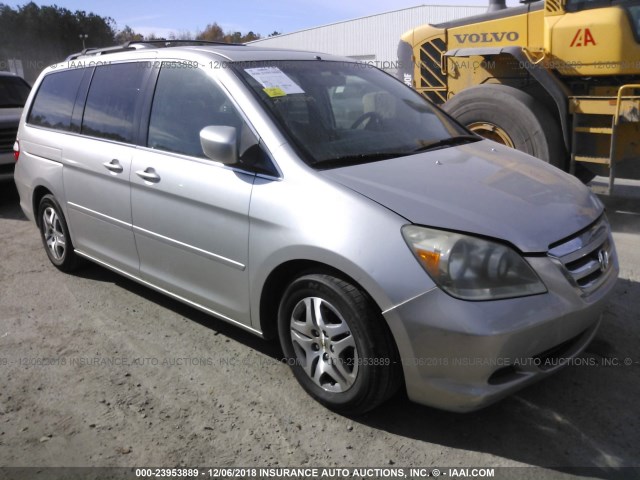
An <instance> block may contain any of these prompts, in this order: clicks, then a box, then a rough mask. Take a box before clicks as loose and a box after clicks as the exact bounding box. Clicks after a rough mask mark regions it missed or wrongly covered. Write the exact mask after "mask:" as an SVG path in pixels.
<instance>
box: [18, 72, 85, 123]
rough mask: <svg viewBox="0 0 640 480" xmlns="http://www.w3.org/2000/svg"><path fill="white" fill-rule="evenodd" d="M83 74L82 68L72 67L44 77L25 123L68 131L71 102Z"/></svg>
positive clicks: (74, 97)
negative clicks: (72, 68)
mask: <svg viewBox="0 0 640 480" xmlns="http://www.w3.org/2000/svg"><path fill="white" fill-rule="evenodd" d="M83 74H84V70H83V69H74V70H66V71H64V72H56V73H51V74H49V75H47V76H46V77H44V80H42V83H41V84H40V88H39V89H38V93H37V94H36V97H35V99H34V100H33V106H32V107H31V111H30V112H29V117H28V118H27V123H29V124H31V125H36V126H39V127H47V128H55V129H56V130H64V131H69V130H70V129H71V114H72V113H73V104H74V103H75V101H76V95H77V94H78V88H79V87H80V82H81V81H82V76H83Z"/></svg>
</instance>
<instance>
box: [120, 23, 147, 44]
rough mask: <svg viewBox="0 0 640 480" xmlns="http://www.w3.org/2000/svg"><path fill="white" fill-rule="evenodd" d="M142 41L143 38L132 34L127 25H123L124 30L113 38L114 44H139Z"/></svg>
mask: <svg viewBox="0 0 640 480" xmlns="http://www.w3.org/2000/svg"><path fill="white" fill-rule="evenodd" d="M142 40H144V37H143V36H142V35H140V34H139V33H136V32H134V31H133V29H132V28H131V27H130V26H129V25H125V26H124V28H123V29H122V30H120V31H119V32H118V33H117V34H116V38H115V41H116V43H125V42H140V41H142Z"/></svg>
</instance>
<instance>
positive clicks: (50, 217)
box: [42, 207, 67, 261]
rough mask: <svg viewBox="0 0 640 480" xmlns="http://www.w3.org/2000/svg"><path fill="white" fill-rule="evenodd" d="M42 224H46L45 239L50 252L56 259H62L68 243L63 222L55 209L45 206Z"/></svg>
mask: <svg viewBox="0 0 640 480" xmlns="http://www.w3.org/2000/svg"><path fill="white" fill-rule="evenodd" d="M42 225H43V226H44V231H43V235H44V240H45V242H46V244H47V248H48V249H49V253H50V254H51V256H52V257H53V258H54V259H55V260H58V261H59V260H62V259H63V258H64V252H65V250H66V247H67V244H66V241H65V238H64V231H63V230H62V223H61V222H60V217H59V216H58V214H57V212H56V211H55V209H53V208H52V207H47V208H45V210H44V212H43V214H42Z"/></svg>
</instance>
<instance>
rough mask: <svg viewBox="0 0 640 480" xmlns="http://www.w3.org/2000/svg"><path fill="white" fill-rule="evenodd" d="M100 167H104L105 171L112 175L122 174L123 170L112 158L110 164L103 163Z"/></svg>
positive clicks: (115, 159) (116, 160)
mask: <svg viewBox="0 0 640 480" xmlns="http://www.w3.org/2000/svg"><path fill="white" fill-rule="evenodd" d="M102 165H104V166H105V168H106V169H107V170H109V171H111V172H113V173H122V171H123V170H124V168H122V165H120V162H119V161H118V159H117V158H114V159H113V160H111V161H110V162H104V163H103V164H102Z"/></svg>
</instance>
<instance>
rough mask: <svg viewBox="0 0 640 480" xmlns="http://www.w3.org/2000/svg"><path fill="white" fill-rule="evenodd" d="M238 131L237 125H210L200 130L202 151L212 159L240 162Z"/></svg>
mask: <svg viewBox="0 0 640 480" xmlns="http://www.w3.org/2000/svg"><path fill="white" fill-rule="evenodd" d="M236 137H237V132H236V129H235V127H227V126H223V125H210V126H208V127H204V128H203V129H202V130H200V145H201V146H202V151H203V152H204V154H205V155H206V156H207V157H208V158H210V159H211V160H215V161H216V162H221V163H224V164H225V165H233V164H235V163H237V162H238V147H237V140H236Z"/></svg>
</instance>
